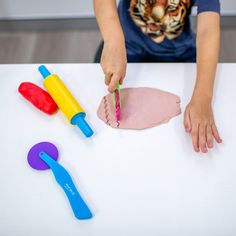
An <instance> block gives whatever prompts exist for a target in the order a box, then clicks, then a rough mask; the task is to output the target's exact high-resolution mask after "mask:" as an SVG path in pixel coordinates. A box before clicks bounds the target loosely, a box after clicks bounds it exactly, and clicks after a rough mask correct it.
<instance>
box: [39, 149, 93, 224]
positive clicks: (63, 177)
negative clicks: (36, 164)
mask: <svg viewBox="0 0 236 236" xmlns="http://www.w3.org/2000/svg"><path fill="white" fill-rule="evenodd" d="M39 157H40V158H41V159H42V160H43V161H44V162H46V163H47V164H48V165H49V167H50V168H51V170H52V172H53V174H54V176H55V179H56V181H57V183H58V184H59V185H60V186H61V187H62V189H63V190H64V192H65V193H66V196H67V198H68V200H69V202H70V205H71V208H72V210H73V212H74V215H75V217H76V218H78V219H80V220H85V219H90V218H92V216H93V215H92V213H91V211H90V210H89V208H88V206H87V205H86V203H85V202H84V200H83V199H82V197H81V196H80V194H79V192H78V191H77V189H76V187H75V185H74V183H73V180H72V178H71V176H70V175H69V173H68V172H67V171H66V169H65V168H64V167H62V166H61V165H59V164H58V163H57V162H56V161H54V160H53V159H52V158H51V157H50V156H49V155H48V154H47V153H45V152H40V153H39Z"/></svg>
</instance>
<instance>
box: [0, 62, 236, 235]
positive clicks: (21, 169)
mask: <svg viewBox="0 0 236 236" xmlns="http://www.w3.org/2000/svg"><path fill="white" fill-rule="evenodd" d="M48 68H49V69H50V70H51V71H53V72H55V73H57V74H58V75H59V76H60V77H61V78H62V79H63V81H64V82H65V84H66V85H67V87H68V88H69V89H70V90H71V92H72V93H73V94H74V96H75V97H76V98H77V99H78V100H79V102H80V103H81V105H82V106H83V107H84V109H85V110H86V112H87V120H88V121H89V123H90V124H91V126H92V127H93V129H94V131H95V135H94V136H93V137H92V138H90V139H86V138H84V137H83V136H82V135H81V133H80V131H79V130H78V128H77V127H73V126H71V125H69V124H68V122H67V120H66V118H65V117H64V115H63V114H62V113H61V112H58V113H57V114H55V115H53V116H48V115H46V114H44V113H42V112H40V111H38V110H37V109H36V108H34V107H33V106H32V105H31V104H30V103H28V102H27V101H26V100H24V99H23V98H22V97H21V95H19V93H18V92H17V88H18V85H19V84H20V83H21V82H23V81H31V82H35V83H36V84H38V85H41V86H42V78H41V76H40V74H39V73H38V71H37V65H1V66H0V108H1V110H0V112H1V115H0V141H1V142H0V175H1V177H0V186H1V190H0V194H1V195H0V196H1V197H0V235H2V236H7V235H14V236H16V235H17V236H18V235H22V236H27V235H30V236H32V235H34V236H37V235H39V236H41V235H57V236H61V235H63V236H64V235H66V236H73V235H80V236H87V235H88V236H89V235H96V236H98V235H99V236H100V235H101V236H116V235H117V236H133V235H134V236H139V235H140V236H144V235H147V236H152V235H153V236H154V235H155V236H156V235H158V236H162V235H163V236H172V235H173V236H178V235H180V236H185V235H186V236H195V235H196V236H198V235H201V236H205V235H206V236H211V235H212V236H218V235H222V236H230V235H236V224H235V222H236V124H235V121H236V105H235V101H236V78H235V74H236V64H221V65H219V67H218V73H217V80H216V86H215V92H216V93H215V98H214V110H215V117H216V123H217V125H218V129H219V131H220V134H221V136H222V138H223V140H224V141H223V144H221V145H217V146H216V147H215V149H214V150H212V151H210V152H209V153H208V154H196V153H194V151H193V149H192V146H191V139H190V137H189V136H188V135H187V134H186V133H185V132H184V129H183V125H182V121H183V114H181V115H179V116H178V117H176V118H174V119H172V120H171V121H170V122H169V123H167V124H164V125H161V126H159V127H155V128H152V129H148V130H144V131H127V130H117V129H112V128H110V127H108V126H106V125H105V124H104V123H103V122H102V121H100V120H99V119H98V117H97V116H96V111H97V107H98V105H99V103H100V100H101V99H102V96H103V95H105V94H106V88H105V86H104V85H103V73H102V70H101V68H100V66H99V65H96V64H60V65H59V64H56V65H48ZM194 80H195V65H194V64H132V65H128V71H127V76H126V80H125V83H124V86H123V87H140V86H148V87H155V88H159V89H163V90H166V91H170V92H173V93H175V94H178V95H179V96H180V97H181V100H182V102H181V107H182V110H184V107H185V105H186V104H187V102H188V100H189V98H190V96H191V92H192V89H193V84H194ZM40 141H50V142H52V143H54V144H55V145H56V146H57V147H58V149H59V152H60V157H59V162H60V163H61V164H62V165H63V166H64V167H66V168H67V170H68V171H69V172H70V174H71V176H72V177H73V179H74V181H75V183H76V185H77V186H78V188H79V190H80V192H81V194H82V195H83V197H84V198H85V199H86V201H87V203H88V205H89V206H90V208H91V210H92V211H93V213H94V218H93V219H92V220H89V221H78V220H76V219H75V218H74V216H73V213H72V210H71V209H70V207H69V203H68V202H67V199H66V197H65V195H64V192H63V191H62V190H61V189H60V187H59V186H58V185H57V184H56V182H55V180H54V177H53V175H52V173H51V171H45V172H39V171H36V170H33V169H32V168H30V167H29V165H28V163H27V152H28V150H29V149H30V147H31V146H32V145H34V144H35V143H37V142H40Z"/></svg>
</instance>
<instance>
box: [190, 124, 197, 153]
mask: <svg viewBox="0 0 236 236" xmlns="http://www.w3.org/2000/svg"><path fill="white" fill-rule="evenodd" d="M191 136H192V143H193V148H194V150H195V152H199V143H198V125H193V127H192V131H191Z"/></svg>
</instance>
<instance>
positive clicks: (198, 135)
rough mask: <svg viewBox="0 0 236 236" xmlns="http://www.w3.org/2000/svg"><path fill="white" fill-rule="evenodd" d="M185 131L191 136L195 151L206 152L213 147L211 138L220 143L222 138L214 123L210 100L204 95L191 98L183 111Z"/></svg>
mask: <svg viewBox="0 0 236 236" xmlns="http://www.w3.org/2000/svg"><path fill="white" fill-rule="evenodd" d="M184 126H185V130H186V132H188V133H190V135H191V136H192V143H193V147H194V150H195V151H196V152H199V151H200V150H201V152H203V153H206V152H207V151H208V148H213V139H215V140H216V141H217V143H221V142H222V139H221V138H220V135H219V133H218V130H217V128H216V125H215V121H214V116H213V111H212V107H211V100H209V99H207V98H204V97H200V96H199V97H197V98H194V97H193V98H192V99H191V101H190V102H189V104H188V105H187V107H186V109H185V113H184Z"/></svg>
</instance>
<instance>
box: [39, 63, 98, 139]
mask: <svg viewBox="0 0 236 236" xmlns="http://www.w3.org/2000/svg"><path fill="white" fill-rule="evenodd" d="M38 70H39V72H40V73H41V75H42V76H43V78H44V82H43V84H44V86H45V88H46V90H47V91H48V93H49V94H50V95H51V97H52V98H53V100H54V101H55V103H56V104H57V106H58V107H59V108H60V110H61V111H62V112H63V113H64V114H65V116H66V117H67V119H68V120H69V121H70V123H71V124H72V125H77V126H78V127H79V128H80V130H81V131H82V132H83V134H84V135H85V136H86V137H91V136H92V135H93V130H92V129H91V128H90V126H89V125H88V123H87V122H86V120H85V116H86V114H85V111H84V109H83V108H82V107H81V106H80V104H79V103H78V102H77V101H76V99H75V98H74V97H73V95H72V94H71V93H70V91H69V90H68V89H67V87H66V86H65V84H64V83H63V82H62V80H61V79H60V78H59V77H58V76H57V75H56V74H51V73H50V72H49V71H48V69H47V68H46V67H45V66H44V65H41V66H40V67H39V68H38Z"/></svg>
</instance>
